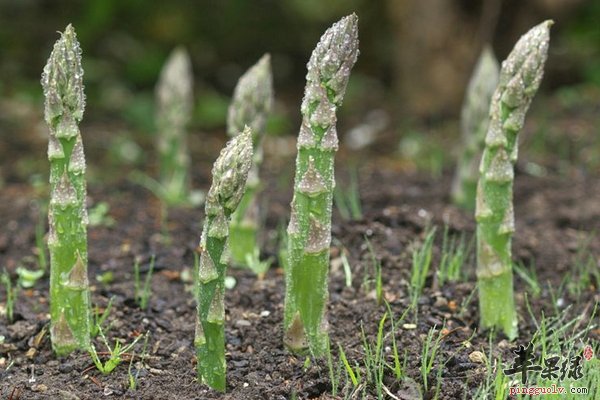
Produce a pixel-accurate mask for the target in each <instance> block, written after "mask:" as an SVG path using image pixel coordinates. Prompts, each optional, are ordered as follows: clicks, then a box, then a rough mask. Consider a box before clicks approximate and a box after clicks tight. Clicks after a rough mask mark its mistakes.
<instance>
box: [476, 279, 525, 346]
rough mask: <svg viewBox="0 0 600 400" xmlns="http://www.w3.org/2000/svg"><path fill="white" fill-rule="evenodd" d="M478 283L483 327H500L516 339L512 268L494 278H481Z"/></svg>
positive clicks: (511, 338) (511, 337) (507, 334)
mask: <svg viewBox="0 0 600 400" xmlns="http://www.w3.org/2000/svg"><path fill="white" fill-rule="evenodd" d="M478 285H479V310H480V311H479V312H480V314H481V327H482V328H493V327H497V328H500V329H502V332H504V334H505V335H506V336H508V338H509V339H510V340H513V339H515V338H516V337H517V333H518V332H517V313H516V311H515V301H514V293H513V274H512V270H511V269H508V270H507V271H505V272H503V273H502V274H500V275H496V276H494V277H493V278H479V280H478Z"/></svg>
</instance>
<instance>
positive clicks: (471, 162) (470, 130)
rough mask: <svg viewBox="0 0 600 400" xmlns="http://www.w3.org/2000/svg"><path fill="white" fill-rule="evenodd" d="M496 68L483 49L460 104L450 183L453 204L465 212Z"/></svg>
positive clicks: (488, 50)
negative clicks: (458, 146)
mask: <svg viewBox="0 0 600 400" xmlns="http://www.w3.org/2000/svg"><path fill="white" fill-rule="evenodd" d="M499 68H500V67H499V65H498V61H497V60H496V57H494V53H493V52H492V49H491V48H490V47H489V46H486V47H485V48H484V49H483V52H482V53H481V56H479V60H478V61H477V65H476V66H475V71H474V72H473V76H472V77H471V80H470V82H469V86H468V87H467V93H466V95H465V101H464V103H463V108H462V113H461V118H460V122H461V134H462V149H461V150H462V151H461V154H460V157H459V158H458V165H457V168H456V174H455V175H454V181H453V182H452V200H453V201H454V203H455V204H457V205H459V206H461V207H463V208H466V209H468V210H473V209H474V208H475V193H476V188H477V179H478V178H479V163H480V161H481V153H482V152H483V147H484V145H485V134H486V132H487V128H488V124H489V110H490V101H491V100H492V95H493V94H494V90H495V89H496V85H497V84H498V73H499Z"/></svg>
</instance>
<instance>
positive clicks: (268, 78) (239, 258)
mask: <svg viewBox="0 0 600 400" xmlns="http://www.w3.org/2000/svg"><path fill="white" fill-rule="evenodd" d="M272 104H273V76H272V73H271V57H270V55H269V54H265V55H264V56H262V58H261V59H260V60H259V61H258V62H257V63H256V64H254V65H253V66H252V67H251V68H250V69H249V70H248V71H247V72H246V73H245V74H244V75H243V76H242V77H241V78H240V80H239V81H238V83H237V86H236V87H235V90H234V92H233V100H232V102H231V104H230V106H229V112H228V114H227V132H228V133H229V135H230V136H234V135H236V134H237V133H238V132H241V131H242V130H243V129H244V126H245V125H248V126H249V127H250V128H251V129H252V133H253V137H252V142H253V145H254V162H253V164H252V167H251V168H250V173H249V175H248V182H247V185H246V193H245V194H244V197H242V201H241V202H240V205H239V206H238V208H237V210H236V211H235V212H234V213H233V215H232V216H231V224H230V226H229V228H230V233H231V238H230V242H229V246H230V247H229V248H230V250H231V259H232V262H233V263H235V264H237V265H244V266H249V265H248V261H247V260H248V257H251V258H252V257H254V252H255V249H256V248H257V230H258V226H259V211H258V201H257V195H258V192H259V190H260V179H259V168H260V164H261V162H262V146H261V144H262V138H263V136H264V133H265V125H266V123H267V117H268V114H269V112H270V111H271V106H272Z"/></svg>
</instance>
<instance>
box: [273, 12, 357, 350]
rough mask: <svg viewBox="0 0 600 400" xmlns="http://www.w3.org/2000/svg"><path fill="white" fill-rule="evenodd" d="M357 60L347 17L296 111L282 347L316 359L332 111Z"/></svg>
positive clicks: (323, 337)
mask: <svg viewBox="0 0 600 400" xmlns="http://www.w3.org/2000/svg"><path fill="white" fill-rule="evenodd" d="M357 57H358V18H357V16H356V15H355V14H352V15H349V16H347V17H344V18H342V19H341V20H340V21H338V22H336V23H335V24H334V25H333V26H332V27H331V28H329V29H328V30H327V31H326V32H325V34H323V36H322V37H321V40H320V41H319V43H318V44H317V47H316V48H315V50H314V51H313V53H312V55H311V58H310V61H309V62H308V65H307V69H308V73H307V75H306V81H307V82H306V88H305V90H304V99H303V100H302V107H301V111H302V126H301V128H300V133H299V136H298V144H297V147H298V155H297V158H296V177H295V185H294V197H293V199H292V204H291V215H290V222H289V225H288V235H289V240H288V257H289V260H288V268H287V269H286V298H285V314H284V342H285V345H286V346H287V347H288V348H289V349H290V350H291V351H294V352H302V351H305V350H306V349H307V348H308V349H310V351H311V352H312V353H313V354H314V355H315V356H320V355H323V354H324V353H325V351H326V348H327V341H328V336H327V329H326V320H325V305H326V303H327V298H328V291H327V275H328V269H329V245H330V243H331V203H332V199H333V188H334V185H335V182H334V155H335V152H336V151H337V149H338V138H337V132H336V121H337V117H336V110H337V108H338V107H340V106H341V105H342V100H343V98H344V93H345V91H346V85H347V84H348V79H349V77H350V70H351V69H352V67H353V66H354V63H355V62H356V58H357Z"/></svg>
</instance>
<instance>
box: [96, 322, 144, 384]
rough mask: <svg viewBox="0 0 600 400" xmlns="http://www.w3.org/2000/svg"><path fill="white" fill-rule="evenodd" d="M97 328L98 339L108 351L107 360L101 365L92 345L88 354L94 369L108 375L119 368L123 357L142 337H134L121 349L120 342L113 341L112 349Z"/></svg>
mask: <svg viewBox="0 0 600 400" xmlns="http://www.w3.org/2000/svg"><path fill="white" fill-rule="evenodd" d="M97 328H98V332H99V334H100V337H101V338H102V341H103V342H104V345H105V346H106V348H107V349H108V355H109V358H108V360H107V361H106V362H105V363H103V362H102V361H101V360H100V357H99V356H98V353H97V352H96V348H95V347H94V346H93V345H91V346H90V348H89V353H90V356H91V357H92V361H93V362H94V365H95V366H96V368H98V371H100V372H102V373H103V374H104V375H108V374H110V373H111V372H112V371H114V369H115V368H117V367H118V366H119V364H120V363H121V361H122V357H123V355H125V354H127V352H128V351H129V350H131V349H132V348H133V346H135V345H136V343H137V342H138V341H139V340H140V339H141V338H142V335H140V336H138V337H136V338H135V340H134V341H133V342H131V343H130V344H128V345H127V346H125V347H121V346H122V345H121V342H119V341H118V340H115V346H114V347H110V345H109V344H108V340H107V339H106V336H104V332H102V328H100V327H99V326H98V327H97Z"/></svg>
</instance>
